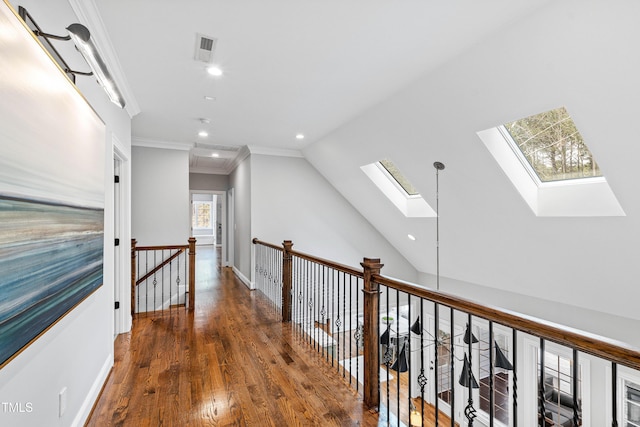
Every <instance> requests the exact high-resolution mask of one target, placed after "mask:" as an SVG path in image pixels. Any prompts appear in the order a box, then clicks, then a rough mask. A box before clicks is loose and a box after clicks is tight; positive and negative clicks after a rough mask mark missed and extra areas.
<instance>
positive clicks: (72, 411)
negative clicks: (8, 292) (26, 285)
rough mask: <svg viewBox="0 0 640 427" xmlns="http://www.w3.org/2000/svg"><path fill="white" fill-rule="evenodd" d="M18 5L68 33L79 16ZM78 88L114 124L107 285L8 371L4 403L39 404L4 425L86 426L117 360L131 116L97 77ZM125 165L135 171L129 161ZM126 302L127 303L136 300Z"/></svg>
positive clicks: (52, 6)
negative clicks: (120, 197) (62, 407)
mask: <svg viewBox="0 0 640 427" xmlns="http://www.w3.org/2000/svg"><path fill="white" fill-rule="evenodd" d="M12 4H13V6H14V7H15V8H16V10H17V8H18V5H22V6H24V7H26V8H27V10H28V11H29V13H31V15H32V16H33V17H34V19H35V20H36V22H37V23H38V24H39V25H40V26H41V27H42V28H43V29H46V31H50V32H52V33H60V34H63V33H64V28H65V27H66V26H68V25H69V24H70V23H72V22H77V21H78V18H77V17H76V16H75V14H74V12H73V10H72V8H71V7H70V5H69V3H68V2H67V1H63V0H54V1H47V2H42V1H38V0H21V1H19V2H12ZM57 46H58V45H57ZM59 46H60V49H59V50H60V52H61V54H62V55H63V56H64V57H65V58H72V59H73V57H74V56H75V57H76V59H75V60H69V62H70V65H72V66H76V65H77V66H78V68H77V69H80V68H82V69H88V66H87V65H86V63H84V61H83V60H82V58H81V57H80V56H79V54H78V52H76V51H75V48H74V47H73V43H70V42H68V43H66V44H65V43H60V44H59ZM3 66H4V65H3ZM77 86H78V88H79V89H80V91H81V92H82V94H83V95H84V96H85V97H86V98H87V100H88V101H89V103H90V104H91V107H92V108H93V109H94V110H95V111H96V112H97V113H98V115H99V116H100V118H101V119H102V120H103V121H104V122H105V125H106V140H105V247H104V275H103V282H104V283H103V286H102V287H100V288H99V289H98V290H97V291H96V292H94V293H93V294H92V295H91V296H89V297H88V298H87V299H86V300H84V301H83V302H82V303H81V304H80V305H78V306H77V307H76V308H75V309H74V310H72V311H71V312H70V313H68V314H67V315H66V316H64V317H63V318H62V319H61V320H60V321H59V322H58V323H56V324H55V325H54V326H53V327H52V328H51V329H49V330H48V331H47V332H46V333H45V334H43V335H42V336H41V337H39V338H38V339H37V340H36V341H35V342H34V343H33V344H31V345H30V346H29V347H27V348H26V349H25V350H24V351H23V352H22V353H20V354H19V355H18V356H17V357H16V358H15V359H14V360H12V361H11V362H10V363H9V364H7V365H6V366H4V367H3V368H2V369H0V402H7V403H14V404H15V403H19V404H21V405H22V408H23V409H24V408H25V407H26V404H27V403H29V404H30V406H31V408H32V410H31V412H22V413H20V412H18V413H9V412H8V411H6V410H4V406H2V407H0V424H1V425H11V426H18V427H19V426H35V425H46V426H69V425H82V424H83V423H84V420H85V419H86V417H87V416H88V415H89V411H90V410H91V407H92V405H93V403H94V400H95V399H96V397H97V395H98V393H99V392H100V389H101V387H102V384H103V382H104V380H105V379H106V376H107V375H108V373H109V369H110V368H111V366H112V365H113V335H114V330H113V327H114V310H113V298H114V289H113V286H114V275H113V253H114V250H113V237H114V234H113V196H112V195H113V192H112V191H113V141H114V138H115V139H117V141H118V142H119V151H120V153H121V154H123V155H124V157H125V158H126V157H128V156H129V155H130V144H131V136H130V135H131V120H130V117H129V116H128V115H127V113H126V111H124V110H121V109H119V108H118V107H116V106H115V105H113V104H111V103H110V102H109V100H108V99H107V97H106V95H105V93H104V91H103V90H102V89H101V88H100V87H99V86H98V84H97V83H96V81H95V79H93V78H82V77H78V84H77ZM0 102H2V96H0ZM30 123H31V124H32V125H33V124H34V123H35V122H34V121H30ZM28 125H29V124H28V123H26V124H25V126H28ZM43 143H46V141H43ZM123 168H124V169H125V170H126V171H128V170H129V169H130V165H129V164H128V162H126V161H125V163H124V164H123ZM123 186H125V187H126V188H125V194H128V186H129V183H128V182H124V183H123ZM127 208H128V207H127ZM119 237H120V238H121V240H122V241H124V242H127V241H128V240H129V239H130V223H129V220H128V218H125V219H124V221H123V223H122V234H121V235H120V236H119ZM123 269H124V270H125V271H123V274H124V275H125V277H126V276H128V275H129V268H128V265H127V264H124V265H123ZM122 304H123V305H124V306H125V307H126V306H127V304H128V303H126V302H122ZM125 327H128V326H127V325H125ZM63 388H66V411H65V412H64V414H63V415H61V416H60V415H59V396H58V395H59V393H60V391H61V390H62V389H63Z"/></svg>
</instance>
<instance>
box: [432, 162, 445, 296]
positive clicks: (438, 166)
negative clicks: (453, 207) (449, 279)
mask: <svg viewBox="0 0 640 427" xmlns="http://www.w3.org/2000/svg"><path fill="white" fill-rule="evenodd" d="M433 167H434V168H436V289H437V290H438V291H439V290H440V182H439V172H440V171H441V170H444V163H441V162H434V163H433Z"/></svg>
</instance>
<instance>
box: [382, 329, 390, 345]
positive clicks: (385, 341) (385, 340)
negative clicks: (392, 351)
mask: <svg viewBox="0 0 640 427" xmlns="http://www.w3.org/2000/svg"><path fill="white" fill-rule="evenodd" d="M389 335H390V334H389V326H387V330H386V331H384V333H383V334H382V335H380V344H384V345H389V343H390V339H389Z"/></svg>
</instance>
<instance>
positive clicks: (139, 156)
mask: <svg viewBox="0 0 640 427" xmlns="http://www.w3.org/2000/svg"><path fill="white" fill-rule="evenodd" d="M131 181H132V184H131V199H132V205H131V232H132V237H133V238H134V239H136V240H137V244H138V245H140V246H155V245H186V244H187V241H188V239H189V233H190V223H189V218H190V213H189V207H190V202H189V152H188V151H182V150H165V149H161V148H147V147H135V146H134V147H133V149H132V179H131Z"/></svg>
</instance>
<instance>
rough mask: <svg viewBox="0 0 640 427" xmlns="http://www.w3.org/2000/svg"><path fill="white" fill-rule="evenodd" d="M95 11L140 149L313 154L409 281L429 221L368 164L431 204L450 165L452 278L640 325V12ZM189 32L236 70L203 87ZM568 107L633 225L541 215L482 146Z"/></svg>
mask: <svg viewBox="0 0 640 427" xmlns="http://www.w3.org/2000/svg"><path fill="white" fill-rule="evenodd" d="M97 7H98V9H99V10H100V14H101V16H102V19H103V20H104V23H105V27H106V29H107V32H108V35H109V37H110V38H111V41H112V43H113V45H114V47H115V50H116V51H117V53H118V58H119V60H120V62H121V65H122V69H123V70H124V73H125V74H126V76H127V79H128V80H129V81H130V83H131V87H132V91H133V93H134V95H135V97H136V100H137V102H138V103H139V105H140V110H141V112H140V114H138V115H137V116H135V117H134V119H133V124H132V131H133V137H134V139H135V138H141V139H146V140H152V141H157V142H158V143H160V144H162V143H165V142H166V143H169V144H171V143H178V144H191V145H193V144H195V143H196V142H198V143H200V142H202V143H204V144H212V145H223V146H246V145H251V146H260V147H263V148H273V149H302V150H303V153H304V155H305V157H306V158H307V159H308V160H309V161H310V162H311V163H312V164H313V165H314V166H315V167H316V168H317V169H318V170H319V171H320V172H321V173H322V174H323V175H324V176H325V177H326V178H327V179H328V180H329V181H330V182H331V183H332V184H333V185H334V186H335V188H336V189H337V190H338V191H339V192H341V193H342V194H343V195H344V196H345V197H346V198H347V200H349V201H350V202H351V203H352V204H353V205H354V206H355V207H356V209H358V211H360V212H361V213H362V215H363V216H364V217H365V218H367V219H368V220H369V221H370V222H371V223H372V224H373V225H374V226H375V227H376V228H377V229H378V230H380V232H381V233H382V234H383V235H384V236H385V237H386V239H387V240H388V241H389V242H391V243H392V244H393V245H394V246H395V247H396V248H397V249H398V250H399V251H400V253H402V254H403V255H404V256H405V257H406V258H407V259H408V260H409V261H410V262H411V263H412V265H413V266H415V267H416V269H417V270H419V271H422V272H426V273H431V274H434V273H435V271H436V263H435V260H436V251H435V231H436V230H435V220H434V219H406V218H404V217H403V216H402V215H401V214H400V213H399V212H398V211H397V210H396V209H395V207H394V206H393V205H391V203H390V202H388V200H386V199H385V198H384V196H383V195H382V194H381V193H380V192H379V191H378V190H377V189H376V188H375V187H374V186H373V184H372V183H371V182H370V181H368V179H367V178H366V176H365V175H364V174H363V173H362V171H361V170H360V167H361V166H362V165H365V164H368V163H371V162H374V161H377V160H380V159H382V158H390V159H391V160H393V161H394V162H395V163H396V164H397V165H398V166H399V167H400V169H401V170H402V172H403V173H404V174H405V175H406V176H407V177H408V178H409V179H410V181H411V182H412V183H413V184H414V185H415V186H416V187H417V188H418V189H419V190H420V192H421V193H422V195H423V197H425V199H426V200H427V201H428V202H429V203H430V204H431V205H432V206H434V205H435V170H434V168H433V166H432V165H433V162H434V161H441V162H443V163H444V164H445V165H446V169H445V170H444V171H443V172H441V175H440V214H441V216H440V252H441V256H440V260H441V261H440V270H441V275H442V276H443V278H444V279H457V280H461V281H466V282H469V283H472V284H477V285H483V286H488V287H492V288H496V289H501V290H507V291H513V292H517V293H519V294H524V295H532V296H537V297H541V298H545V299H549V300H553V301H559V302H565V303H568V304H572V305H576V306H579V307H584V308H589V309H594V310H599V311H603V312H607V313H613V314H617V315H622V316H627V317H631V318H636V319H640V314H638V311H637V309H636V303H635V301H637V300H638V297H640V289H638V287H637V286H635V275H636V274H635V269H634V268H633V266H634V263H635V262H636V260H637V259H638V258H639V256H638V255H640V253H639V252H640V251H639V250H638V248H637V244H636V242H637V241H638V237H640V236H639V234H640V231H639V230H640V221H639V219H638V213H639V212H638V211H639V210H640V204H639V200H638V192H637V190H636V188H635V187H636V185H635V182H636V177H635V176H633V175H634V173H635V168H634V166H635V160H634V159H635V158H637V157H638V154H640V153H638V151H639V150H640V144H636V143H635V140H636V136H635V131H634V128H633V124H634V123H635V122H636V118H637V117H639V114H638V113H640V111H639V110H640V107H639V106H638V103H637V99H638V98H639V96H638V95H640V93H639V92H640V88H639V85H638V84H637V83H636V81H637V76H638V75H640V63H639V62H640V57H639V56H638V55H635V54H634V52H635V51H636V46H635V44H636V41H637V40H639V39H640V27H639V26H638V25H637V24H636V22H635V18H636V17H637V16H640V4H638V3H637V2H635V1H633V0H622V1H618V2H616V3H615V7H613V6H611V5H609V4H606V3H604V2H599V1H596V0H588V1H578V0H565V1H561V2H548V1H547V2H538V1H533V0H530V1H512V0H502V1H499V0H495V1H489V2H474V1H452V2H431V1H406V2H401V3H398V2H396V3H389V2H386V1H350V2H342V1H328V2H327V1H325V2H300V1H292V0H289V1H287V0H276V1H269V2H259V1H237V2H227V1H204V0H200V1H195V0H192V1H188V2H174V1H166V0H163V1H159V2H158V1H156V2H150V1H136V2H128V1H125V0H113V1H109V2H100V3H99V4H97ZM151 11H152V12H153V13H151ZM196 32H199V33H202V34H206V35H210V36H212V37H215V38H217V39H218V43H217V47H216V51H215V54H214V61H215V62H218V63H220V65H221V66H222V68H223V69H224V71H225V75H224V77H222V78H218V79H213V78H211V77H210V76H207V75H206V74H205V72H204V65H203V64H201V63H197V62H196V61H194V60H193V48H194V43H195V34H196ZM204 95H210V96H213V97H215V101H205V100H204V98H203V96H204ZM559 106H565V107H567V109H568V110H569V112H570V114H571V115H572V117H573V118H574V121H575V122H576V124H577V125H578V128H579V129H580V131H581V133H582V135H583V136H584V138H585V140H586V142H587V144H588V145H589V147H590V149H591V151H592V152H593V153H594V154H595V156H596V159H597V161H598V163H599V165H600V167H601V169H602V171H603V173H604V174H605V176H606V178H607V180H608V182H609V184H610V185H611V187H612V189H613V191H614V193H615V194H616V196H617V198H618V200H619V202H620V204H621V205H622V207H623V209H624V210H625V212H626V214H627V216H625V217H617V218H588V217H586V218H538V217H536V216H535V215H534V214H533V213H532V212H531V211H530V209H529V208H528V206H527V205H526V203H525V202H524V201H523V200H522V199H521V197H520V196H519V194H518V193H517V192H516V190H515V189H514V187H513V186H512V185H511V183H510V182H509V181H508V179H507V178H506V177H505V175H504V174H503V173H502V171H501V169H500V168H499V167H498V166H497V165H496V163H495V161H494V160H493V158H492V157H491V155H490V154H489V153H488V152H487V150H486V149H485V148H484V146H483V144H482V143H481V142H480V140H479V138H478V137H477V135H476V132H478V131H481V130H484V129H487V128H489V127H493V126H496V125H499V124H501V123H504V122H507V121H511V120H515V119H519V118H522V117H525V116H528V115H531V114H535V113H539V112H542V111H545V110H548V109H551V108H556V107H559ZM201 118H210V119H211V122H210V125H209V126H208V127H207V129H206V130H208V131H209V137H208V138H207V139H206V140H200V139H198V137H197V136H196V135H197V132H198V131H199V130H200V129H201V128H202V126H201V124H202V122H201V120H200V119H201ZM298 132H302V133H304V134H305V135H306V138H305V139H304V140H303V142H302V143H301V142H300V141H297V140H296V139H295V137H294V136H295V134H296V133H298ZM205 168H206V166H205ZM408 233H411V234H413V235H414V236H416V237H417V240H416V241H410V240H408V239H407V237H406V236H407V234H408ZM383 261H384V260H383ZM610 295H618V296H624V297H623V298H616V299H613V298H610Z"/></svg>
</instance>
